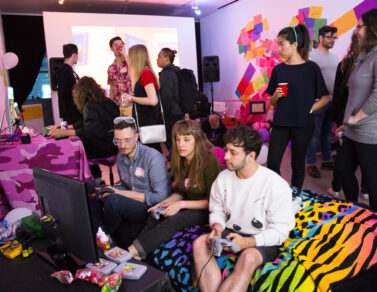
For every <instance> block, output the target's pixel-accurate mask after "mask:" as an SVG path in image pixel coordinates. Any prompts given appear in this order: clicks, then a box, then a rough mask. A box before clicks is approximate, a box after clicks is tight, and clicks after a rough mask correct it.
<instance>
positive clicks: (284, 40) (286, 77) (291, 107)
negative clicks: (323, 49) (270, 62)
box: [267, 24, 330, 190]
mask: <svg viewBox="0 0 377 292" xmlns="http://www.w3.org/2000/svg"><path fill="white" fill-rule="evenodd" d="M309 42H310V39H309V33H308V30H307V29H306V27H305V26H304V25H302V24H299V25H298V26H296V27H286V28H284V29H282V30H281V31H280V32H279V34H278V46H279V53H280V55H281V56H282V58H284V59H285V62H283V63H280V64H279V65H277V66H276V67H275V68H274V69H273V70H272V74H271V79H270V83H269V84H268V88H267V93H268V94H269V95H270V101H271V104H274V105H275V110H276V113H275V116H274V120H273V126H272V132H271V136H270V145H269V150H268V158H267V167H268V168H270V169H271V170H273V171H275V172H277V173H278V174H280V164H281V160H282V158H283V155H284V152H285V149H286V147H287V145H288V142H289V140H291V150H292V160H291V166H292V180H291V185H292V186H295V187H297V188H298V189H299V190H300V189H301V188H302V185H303V183H304V178H305V156H306V150H307V148H308V145H309V142H310V139H311V138H312V136H313V130H314V123H313V116H312V113H313V112H314V111H316V110H318V109H320V108H321V107H323V106H324V105H326V104H327V103H328V102H329V100H330V99H329V96H328V94H329V93H328V91H327V88H326V84H325V81H324V80H323V77H322V73H321V69H320V68H319V66H318V65H317V64H316V63H314V62H312V61H309V57H308V51H309ZM279 83H288V93H287V95H286V96H283V91H282V89H281V88H280V87H278V84H279Z"/></svg>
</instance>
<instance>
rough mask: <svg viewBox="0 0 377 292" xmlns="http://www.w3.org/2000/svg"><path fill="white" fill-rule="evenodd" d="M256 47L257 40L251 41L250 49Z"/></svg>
mask: <svg viewBox="0 0 377 292" xmlns="http://www.w3.org/2000/svg"><path fill="white" fill-rule="evenodd" d="M255 47H256V46H255V42H251V43H250V50H252V51H253V50H254V49H255Z"/></svg>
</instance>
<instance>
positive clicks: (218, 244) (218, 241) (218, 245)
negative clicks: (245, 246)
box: [209, 237, 241, 257]
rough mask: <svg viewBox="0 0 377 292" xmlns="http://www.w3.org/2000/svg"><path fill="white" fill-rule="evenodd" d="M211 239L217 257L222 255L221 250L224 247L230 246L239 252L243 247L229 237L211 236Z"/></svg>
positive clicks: (213, 252) (233, 250)
mask: <svg viewBox="0 0 377 292" xmlns="http://www.w3.org/2000/svg"><path fill="white" fill-rule="evenodd" d="M209 241H210V242H211V245H212V254H213V255H214V256H216V257H219V256H220V255H221V252H222V251H223V248H224V247H230V249H231V250H232V252H234V253H237V252H239V251H240V250H241V248H240V247H239V246H238V245H237V244H235V243H234V242H233V241H231V240H230V239H229V238H220V237H216V238H210V239H209Z"/></svg>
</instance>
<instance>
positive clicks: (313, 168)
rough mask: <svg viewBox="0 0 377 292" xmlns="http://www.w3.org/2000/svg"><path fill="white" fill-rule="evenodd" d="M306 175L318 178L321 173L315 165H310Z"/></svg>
mask: <svg viewBox="0 0 377 292" xmlns="http://www.w3.org/2000/svg"><path fill="white" fill-rule="evenodd" d="M307 172H308V175H310V176H311V177H313V178H320V177H321V173H320V172H319V169H318V167H317V166H316V165H310V166H308V169H307Z"/></svg>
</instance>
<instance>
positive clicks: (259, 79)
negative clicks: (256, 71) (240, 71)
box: [252, 74, 266, 91]
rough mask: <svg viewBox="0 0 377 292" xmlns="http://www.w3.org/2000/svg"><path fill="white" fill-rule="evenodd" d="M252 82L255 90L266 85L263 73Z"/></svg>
mask: <svg viewBox="0 0 377 292" xmlns="http://www.w3.org/2000/svg"><path fill="white" fill-rule="evenodd" d="M252 82H253V87H254V91H258V90H259V89H261V88H262V87H263V86H265V85H266V83H265V82H264V78H263V75H262V74H261V75H259V76H258V77H257V78H255V79H254V80H253V81H252Z"/></svg>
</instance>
